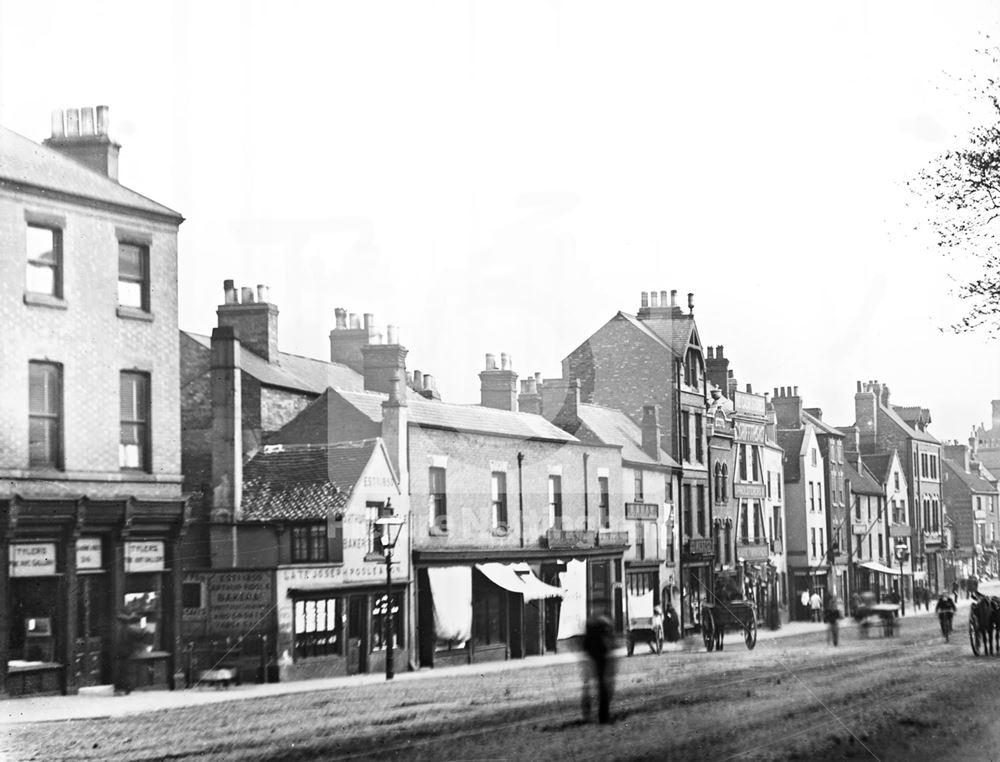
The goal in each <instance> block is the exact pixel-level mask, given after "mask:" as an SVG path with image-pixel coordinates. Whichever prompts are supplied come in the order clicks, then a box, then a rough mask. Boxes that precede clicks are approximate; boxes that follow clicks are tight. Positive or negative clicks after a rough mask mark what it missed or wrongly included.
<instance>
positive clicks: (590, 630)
mask: <svg viewBox="0 0 1000 762" xmlns="http://www.w3.org/2000/svg"><path fill="white" fill-rule="evenodd" d="M614 649H615V630H614V625H613V624H612V623H611V620H610V619H609V618H608V617H607V616H604V615H598V616H592V617H590V618H589V619H588V620H587V628H586V630H585V632H584V635H583V650H584V652H586V654H587V657H588V659H589V661H590V664H589V667H590V669H589V670H588V674H585V675H584V679H583V719H584V720H585V721H586V720H589V719H590V687H591V681H593V682H594V683H596V688H597V719H598V721H599V722H602V723H608V722H611V697H612V694H613V693H614V683H615V664H614V658H615V657H614Z"/></svg>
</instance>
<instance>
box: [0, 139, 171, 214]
mask: <svg viewBox="0 0 1000 762" xmlns="http://www.w3.org/2000/svg"><path fill="white" fill-rule="evenodd" d="M0 181H6V182H8V183H12V184H14V185H24V186H33V187H35V188H40V189H43V190H50V191H56V192H59V193H67V194H70V195H73V196H82V197H84V198H87V199H91V200H94V201H100V202H103V203H106V204H113V205H115V206H121V207H127V208H131V209H137V210H140V211H143V212H151V213H153V214H156V215H160V216H164V217H172V218H174V219H175V220H176V221H177V223H180V222H181V221H182V220H183V218H182V217H181V215H180V214H179V213H177V212H175V211H174V210H173V209H170V208H168V207H166V206H163V205H162V204H158V203H156V202H155V201H153V200H152V199H148V198H146V197H145V196H143V195H142V194H140V193H136V192H135V191H133V190H129V189H128V188H126V187H125V186H124V185H121V184H119V183H117V182H115V181H114V180H112V179H111V178H110V177H105V176H104V175H102V174H101V173H100V172H95V171H94V170H92V169H90V168H88V167H85V166H84V165H83V164H80V163H78V162H76V161H74V160H73V159H70V158H69V157H68V156H64V155H63V154H61V153H59V152H58V151H56V150H54V149H52V148H48V147H46V146H43V145H39V144H38V143H35V142H34V141H32V140H29V139H28V138H26V137H24V136H22V135H18V134H17V133H16V132H12V131H11V130H8V129H7V128H5V127H0Z"/></svg>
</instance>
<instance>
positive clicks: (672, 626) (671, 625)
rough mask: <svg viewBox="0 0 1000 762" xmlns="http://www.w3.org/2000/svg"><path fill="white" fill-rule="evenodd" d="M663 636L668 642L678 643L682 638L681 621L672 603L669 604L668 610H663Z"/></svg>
mask: <svg viewBox="0 0 1000 762" xmlns="http://www.w3.org/2000/svg"><path fill="white" fill-rule="evenodd" d="M663 636H664V637H665V638H666V639H667V642H668V643H676V642H677V641H678V640H680V639H681V628H680V623H679V622H678V621H677V611H676V610H675V609H674V607H673V606H672V605H670V604H669V603H668V604H667V610H666V611H664V612H663Z"/></svg>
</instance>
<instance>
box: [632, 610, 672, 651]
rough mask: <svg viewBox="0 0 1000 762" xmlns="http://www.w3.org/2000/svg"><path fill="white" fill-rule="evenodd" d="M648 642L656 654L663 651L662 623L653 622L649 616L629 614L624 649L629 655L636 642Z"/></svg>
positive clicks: (633, 649)
mask: <svg viewBox="0 0 1000 762" xmlns="http://www.w3.org/2000/svg"><path fill="white" fill-rule="evenodd" d="M643 642H645V643H649V647H650V649H652V651H653V652H654V653H656V654H657V655H659V654H660V653H662V652H663V624H662V623H659V624H657V623H654V619H653V617H651V616H635V617H633V616H630V617H629V618H628V632H627V633H626V634H625V650H626V653H628V655H629V656H631V655H632V654H633V652H634V651H635V644H636V643H643Z"/></svg>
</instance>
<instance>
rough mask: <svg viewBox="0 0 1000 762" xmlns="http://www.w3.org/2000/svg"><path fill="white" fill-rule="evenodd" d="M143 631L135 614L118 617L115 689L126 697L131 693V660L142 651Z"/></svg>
mask: <svg viewBox="0 0 1000 762" xmlns="http://www.w3.org/2000/svg"><path fill="white" fill-rule="evenodd" d="M144 639H145V630H144V629H143V627H142V626H141V624H140V618H139V616H138V615H137V614H134V613H131V614H130V613H127V612H125V611H123V612H121V613H120V614H119V615H118V634H117V638H116V640H115V656H116V657H117V662H118V665H117V666H118V681H117V683H118V684H117V686H116V687H117V688H118V689H119V690H120V691H122V692H123V693H124V694H125V695H126V696H128V695H129V694H130V693H131V692H132V688H133V685H132V662H131V659H132V657H133V656H135V654H136V653H138V652H139V651H140V650H141V649H142V645H143V642H144Z"/></svg>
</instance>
